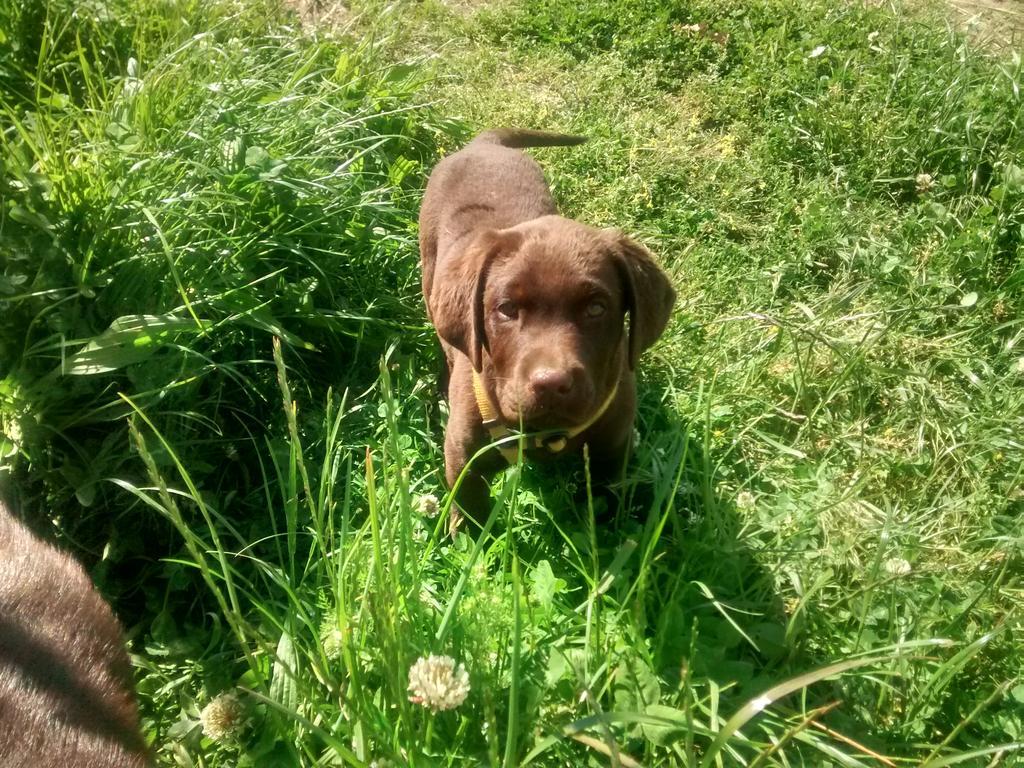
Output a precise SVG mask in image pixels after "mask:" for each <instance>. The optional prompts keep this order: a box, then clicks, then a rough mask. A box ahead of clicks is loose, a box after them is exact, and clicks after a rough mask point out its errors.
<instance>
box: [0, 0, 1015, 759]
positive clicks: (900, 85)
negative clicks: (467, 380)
mask: <svg viewBox="0 0 1024 768" xmlns="http://www.w3.org/2000/svg"><path fill="white" fill-rule="evenodd" d="M351 11H352V16H351V18H350V19H349V21H348V26H347V27H346V28H344V29H340V30H326V29H319V30H318V29H312V30H311V29H309V28H308V27H304V26H303V25H302V22H301V20H300V19H299V18H298V17H296V16H294V15H290V14H289V13H288V12H287V11H286V9H282V8H280V7H277V6H276V5H269V4H263V3H255V2H254V3H241V4H234V3H227V2H215V3H207V4H198V3H191V2H182V1H171V2H155V0H146V1H145V2H142V3H128V2H127V0H96V2H91V3H85V4H72V3H69V2H65V0H46V1H45V2H43V1H42V0H41V1H40V2H38V3H33V4H28V5H24V6H23V5H20V4H14V3H12V2H10V0H6V1H4V0H0V22H2V24H0V86H2V88H0V100H2V101H0V130H2V134H0V142H2V143H0V163H2V166H0V168H2V179H0V185H2V186H0V191H2V195H3V202H2V207H0V259H2V264H0V267H2V270H0V366H2V367H0V375H2V378H0V387H2V389H0V425H2V432H3V436H2V437H0V440H3V442H2V443H0V450H2V453H3V456H4V458H3V471H4V472H5V473H6V476H7V477H8V478H9V479H11V480H12V481H13V485H14V486H16V487H17V489H18V491H19V493H20V494H21V495H22V497H23V501H24V503H25V505H26V507H27V508H28V510H29V511H30V512H34V513H35V516H36V518H37V522H39V523H40V524H41V525H43V526H49V527H50V528H51V530H52V532H54V533H56V534H58V535H59V536H61V537H63V538H64V539H65V540H66V541H67V542H68V543H69V544H71V545H73V546H75V547H76V548H77V549H78V551H80V552H81V553H82V554H83V556H84V557H85V558H86V559H87V560H88V561H89V562H90V563H91V564H92V565H93V566H94V567H93V572H94V574H95V576H96V577H97V579H98V580H99V582H100V584H101V586H102V587H103V588H104V590H105V591H106V593H107V594H108V595H109V596H110V597H111V598H112V599H113V601H114V602H115V606H116V607H117V609H118V611H119V613H120V615H121V616H122V617H123V618H124V619H125V621H126V623H127V624H128V626H129V631H130V635H131V643H132V647H133V651H134V657H133V658H134V660H135V663H136V666H137V671H138V679H139V691H140V698H141V702H142V707H143V711H144V715H145V727H146V730H147V734H148V736H149V738H150V739H151V740H152V741H153V743H154V745H155V746H156V748H157V752H158V758H159V762H160V764H161V765H180V766H228V765H231V766H234V765H255V766H260V767H261V768H263V767H264V766H299V765H302V766H327V765H368V764H376V765H378V766H381V765H389V764H393V765H412V766H433V765H464V764H481V763H482V764H486V765H505V766H513V765H529V764H536V765H550V766H556V765H578V764H581V763H582V764H587V765H590V764H593V765H616V766H619V765H621V766H634V765H644V766H659V765H663V766H691V767H692V766H712V765H716V766H734V765H736V766H750V767H753V766H796V765H804V766H828V765H834V766H878V765H888V766H893V765H900V766H902V765H907V766H910V765H914V766H931V767H932V768H938V767H939V766H945V765H969V766H988V765H993V766H994V765H1003V766H1010V765H1015V764H1017V763H1018V762H1019V761H1020V756H1019V755H1020V753H1019V751H1018V750H1019V749H1020V747H1021V743H1022V742H1024V681H1022V680H1021V672H1020V670H1021V668H1022V655H1021V651H1020V648H1021V644H1022V642H1024V621H1022V618H1021V615H1020V608H1019V606H1020V603H1021V598H1022V586H1021V576H1022V571H1021V568H1022V562H1024V559H1022V549H1021V547H1022V539H1021V534H1020V518H1021V513H1022V511H1024V451H1022V444H1021V434H1022V433H1024V386H1022V385H1024V357H1022V354H1024V353H1022V352H1021V344H1022V342H1024V321H1022V317H1024V291H1022V286H1024V266H1022V259H1021V253H1022V240H1024V159H1022V158H1024V152H1022V150H1024V138H1022V126H1021V101H1020V94H1019V84H1020V82H1021V62H1020V58H1019V56H1014V55H1012V54H1009V53H1003V54H1000V55H998V56H997V55H995V54H990V53H988V52H986V51H984V50H981V49H978V48H976V47H974V46H972V45H971V44H969V43H968V42H966V41H965V40H964V38H963V37H962V36H961V35H960V34H959V33H958V32H957V31H955V30H952V29H949V28H947V27H946V26H945V24H944V22H943V21H942V19H941V18H940V17H939V16H937V15H935V14H933V13H931V12H929V11H927V10H924V11H922V10H920V9H919V8H918V7H914V8H909V9H907V8H903V7H900V6H888V5H886V6H882V5H878V4H862V3H853V2H850V3H826V2H818V1H817V0H814V1H813V2H806V3H793V2H783V1H782V0H755V1H754V2H743V3H741V2H733V1H732V0H728V1H727V2H715V3H712V2H704V1H703V0H692V1H680V2H673V3H668V4H665V3H654V2H649V1H648V0H609V2H602V3H589V4H587V3H569V2H563V0H553V1H548V0H544V1H542V0H517V1H516V2H508V3H504V2H503V3H495V4H491V5H484V6H477V5H475V4H468V5H463V4H444V3H440V2H436V1H435V0H426V1H425V2H422V3H416V4H402V3H399V4H395V5H384V4H379V3H375V2H367V3H357V4H353V5H352V7H351ZM428 102H429V104H428ZM495 125H521V126H525V127H537V128H551V129H559V130H567V131H573V132H578V133H583V134H586V135H588V136H589V137H590V138H591V140H590V142H589V143H587V144H586V145H583V146H581V147H576V148H573V149H557V150H544V151H542V152H540V153H539V154H540V156H541V158H542V161H543V163H544V165H545V168H546V169H547V171H548V175H549V178H550V180H551V183H552V188H553V190H554V192H555V194H556V196H557V197H558V198H559V201H560V204H561V206H562V208H563V210H564V211H565V212H566V213H567V214H569V215H572V216H575V217H578V218H580V219H582V220H584V221H588V222H590V223H593V224H597V225H602V226H618V227H621V228H623V229H625V230H627V231H629V232H631V233H634V234H636V235H637V236H639V237H640V238H641V239H643V240H644V241H645V242H647V243H648V244H649V245H650V247H651V248H652V250H654V251H655V252H656V253H658V255H659V257H660V259H661V261H662V263H663V264H665V265H666V268H667V269H668V270H669V272H670V273H671V274H672V275H673V279H674V281H675V283H676V285H677V287H678V289H679V294H680V302H679V307H678V312H677V316H676V318H675V320H674V321H673V323H672V324H671V326H670V328H669V331H668V332H667V334H666V336H665V338H664V339H663V340H662V342H661V343H660V344H659V345H658V346H657V347H656V348H655V349H654V350H652V352H651V353H650V354H649V355H648V356H647V357H646V358H645V360H644V361H643V363H642V366H641V376H640V378H641V382H640V389H641V403H640V413H639V419H638V433H639V440H638V443H637V449H636V452H635V456H634V459H633V462H632V465H631V468H630V471H629V473H628V476H627V479H626V481H625V482H624V483H623V484H622V485H621V486H620V487H618V489H617V494H618V495H617V498H618V501H617V502H616V503H613V504H612V505H611V506H610V507H607V506H606V502H605V500H604V499H602V498H601V497H600V496H598V497H596V498H595V496H594V495H593V493H592V492H591V491H592V488H591V478H589V477H588V475H587V473H586V472H585V471H584V467H583V466H581V465H580V464H573V463H572V462H569V463H568V464H567V465H566V466H556V467H554V468H538V467H521V468H512V469H510V470H509V471H508V473H507V474H506V476H505V477H504V478H502V479H501V480H500V481H499V482H498V483H497V484H496V487H495V489H494V498H493V503H494V506H493V511H492V516H491V520H490V523H489V526H490V527H489V531H488V535H485V536H480V537H478V538H476V539H473V538H470V537H468V536H459V537H456V538H455V539H451V538H449V537H448V536H447V533H446V530H447V515H448V514H449V511H450V499H449V498H448V496H447V495H446V492H445V489H444V487H443V483H442V478H441V473H440V467H441V466H442V464H443V459H442V455H441V450H440V446H439V438H440V435H441V429H442V427H443V423H444V418H445V408H444V405H443V404H439V402H438V400H439V398H438V396H437V383H436V374H437V370H438V365H439V363H438V355H437V354H436V348H435V343H434V341H433V333H432V330H431V329H430V328H429V327H428V326H427V325H426V323H425V315H424V312H423V308H422V306H421V303H420V300H419V298H418V296H417V292H418V269H417V253H416V242H415V237H416V232H415V224H414V222H415V218H416V214H417V207H418V200H419V190H420V189H422V186H423V182H424V179H425V174H426V172H427V171H428V170H429V168H430V166H431V164H432V163H433V162H434V160H435V159H436V158H437V157H438V156H440V155H441V154H443V153H444V152H447V151H450V150H451V149H453V148H455V147H457V146H458V145H459V144H460V143H461V142H462V141H463V140H464V139H465V138H466V136H468V135H470V134H471V133H472V131H474V130H478V129H481V128H483V127H488V126H495ZM593 480H594V481H597V480H600V478H594V479H593ZM431 496H433V497H436V499H437V500H438V501H437V504H436V510H435V505H434V504H432V503H431V499H430V498H429V497H431ZM435 512H436V513H435ZM430 654H436V655H447V656H450V657H451V658H452V659H453V660H454V662H455V664H456V666H457V665H458V664H463V665H464V666H465V669H466V671H467V673H468V677H469V692H468V696H467V698H466V699H465V701H463V702H461V704H459V705H458V706H456V707H455V708H453V709H450V710H438V711H433V710H431V709H430V708H429V707H425V706H423V703H424V702H417V701H411V700H410V697H412V698H417V696H416V695H414V693H415V692H410V690H408V688H409V683H410V679H409V671H410V668H411V667H412V665H413V663H414V662H415V661H416V660H417V659H418V658H420V657H426V656H428V655H430ZM224 693H229V694H234V695H236V696H237V697H238V698H237V700H238V702H240V704H241V708H240V710H238V711H237V712H235V714H233V715H232V716H231V717H227V716H225V717H222V718H221V721H220V724H221V725H222V726H225V727H222V728H211V726H210V722H211V716H210V714H209V713H210V710H209V709H208V707H209V706H210V702H211V701H212V700H214V699H216V698H217V697H218V696H219V695H221V694H224ZM204 709H205V717H204V716H203V713H204ZM232 711H233V712H234V710H232Z"/></svg>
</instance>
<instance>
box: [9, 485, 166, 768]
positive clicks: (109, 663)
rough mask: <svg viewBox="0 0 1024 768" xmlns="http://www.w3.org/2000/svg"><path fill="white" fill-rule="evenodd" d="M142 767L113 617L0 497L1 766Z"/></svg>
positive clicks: (144, 757) (75, 569) (144, 758)
mask: <svg viewBox="0 0 1024 768" xmlns="http://www.w3.org/2000/svg"><path fill="white" fill-rule="evenodd" d="M149 764H150V761H149V754H148V750H147V748H146V744H145V742H144V741H143V738H142V734H141V733H140V731H139V717H138V712H137V710H136V706H135V695H134V693H133V685H132V674H131V665H130V663H129V661H128V654H127V653H126V652H125V649H124V640H123V638H122V636H121V627H120V625H119V624H118V622H117V619H115V618H114V614H113V613H112V612H111V611H110V607H109V606H108V605H107V604H106V603H105V602H104V601H103V599H102V598H101V597H100V596H99V594H98V593H97V592H96V590H95V588H94V587H93V585H92V583H91V582H90V581H89V577H88V576H87V575H86V574H85V571H84V570H82V567H81V566H80V565H78V563H76V562H75V561H74V560H72V559H71V557H69V556H68V555H66V554H64V553H62V552H59V551H57V550H56V549H54V548H53V547H51V546H50V545H49V544H46V543H44V542H42V541H40V540H39V539H37V538H35V537H34V536H33V535H32V534H31V533H29V532H28V530H26V529H25V528H24V526H22V525H21V523H19V522H18V521H17V520H15V519H14V517H13V516H12V515H11V514H10V513H9V512H8V510H7V509H6V508H5V507H4V504H3V502H2V501H0V765H2V766H3V767H4V768H142V766H146V765H149Z"/></svg>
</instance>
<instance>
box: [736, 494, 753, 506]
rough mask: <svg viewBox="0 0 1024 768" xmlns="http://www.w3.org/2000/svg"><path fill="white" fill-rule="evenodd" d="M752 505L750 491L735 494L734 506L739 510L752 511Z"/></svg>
mask: <svg viewBox="0 0 1024 768" xmlns="http://www.w3.org/2000/svg"><path fill="white" fill-rule="evenodd" d="M754 503H755V499H754V494H752V493H751V492H750V491H740V492H739V493H738V494H736V506H737V507H739V508H740V509H753V508H754Z"/></svg>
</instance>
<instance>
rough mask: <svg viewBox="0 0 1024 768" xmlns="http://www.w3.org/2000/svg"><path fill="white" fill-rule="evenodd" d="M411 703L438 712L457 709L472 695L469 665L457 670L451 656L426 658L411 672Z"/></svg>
mask: <svg viewBox="0 0 1024 768" xmlns="http://www.w3.org/2000/svg"><path fill="white" fill-rule="evenodd" d="M409 691H410V692H411V693H412V696H410V697H409V701H411V702H412V703H413V704H419V705H421V706H424V707H428V708H429V709H431V710H433V711H434V712H437V711H439V710H442V709H455V707H457V706H459V705H460V704H461V703H462V702H464V701H465V700H466V696H468V695H469V673H468V672H466V665H465V664H459V666H458V668H457V669H456V667H455V659H453V658H452V657H451V656H435V655H434V654H431V655H430V656H427V657H426V658H423V657H422V656H421V657H420V658H418V659H417V660H416V663H415V664H413V665H412V667H411V668H410V669H409Z"/></svg>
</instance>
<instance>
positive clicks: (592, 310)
mask: <svg viewBox="0 0 1024 768" xmlns="http://www.w3.org/2000/svg"><path fill="white" fill-rule="evenodd" d="M607 311H608V306H607V305H606V304H605V303H604V302H603V301H592V302H590V303H589V304H587V310H586V312H587V317H601V315H603V314H604V313H605V312H607Z"/></svg>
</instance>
